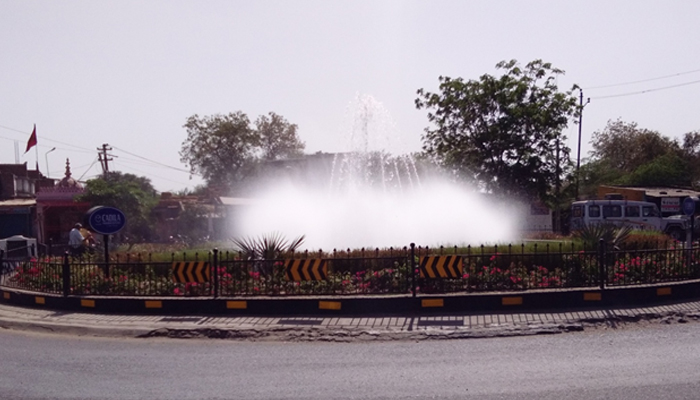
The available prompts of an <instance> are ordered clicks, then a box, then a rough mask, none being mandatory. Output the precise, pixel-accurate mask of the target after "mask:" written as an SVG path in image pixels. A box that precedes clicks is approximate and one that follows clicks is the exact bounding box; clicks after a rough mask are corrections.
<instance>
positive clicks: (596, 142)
mask: <svg viewBox="0 0 700 400" xmlns="http://www.w3.org/2000/svg"><path fill="white" fill-rule="evenodd" d="M591 144H592V145H593V150H591V156H592V159H593V160H594V161H596V160H605V163H606V166H607V167H608V168H612V169H614V170H615V171H617V172H618V173H619V174H629V173H632V172H634V171H635V170H636V169H637V168H639V167H641V166H642V165H644V164H646V163H648V162H649V161H651V160H654V159H655V158H657V157H660V156H663V155H665V154H668V153H670V152H674V151H678V150H679V147H678V144H677V143H676V142H674V141H673V140H671V139H669V138H667V137H664V136H662V135H661V134H660V133H659V132H656V131H652V130H649V129H641V128H638V127H637V124H636V123H635V122H631V123H626V122H623V121H621V120H619V119H618V120H616V121H608V124H607V125H606V126H605V128H604V129H603V130H602V131H596V132H594V133H593V137H592V139H591Z"/></svg>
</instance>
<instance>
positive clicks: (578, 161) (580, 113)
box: [576, 88, 591, 200]
mask: <svg viewBox="0 0 700 400" xmlns="http://www.w3.org/2000/svg"><path fill="white" fill-rule="evenodd" d="M578 90H579V103H578V104H579V106H578V107H579V110H578V154H577V155H576V200H578V181H579V179H581V178H580V175H579V169H580V168H581V126H582V124H583V108H584V107H586V105H588V103H590V102H591V99H590V97H589V98H588V99H587V100H586V104H583V89H581V88H579V89H578Z"/></svg>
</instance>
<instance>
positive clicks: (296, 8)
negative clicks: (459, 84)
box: [0, 0, 700, 191]
mask: <svg viewBox="0 0 700 400" xmlns="http://www.w3.org/2000/svg"><path fill="white" fill-rule="evenodd" d="M698 16H700V2H698V1H695V0H687V1H641V0H634V1H607V0H606V1H591V0H588V1H526V0H522V1H515V0H513V1H497V0H488V1H487V0H484V1H434V0H431V1H380V0H372V1H329V0H323V1H291V0H288V1H258V0H256V1H252V0H251V1H212V0H210V1H174V0H169V1H126V0H120V1H32V0H21V1H19V0H17V1H15V0H0V163H13V162H14V160H15V145H14V142H15V141H17V142H18V143H19V148H20V150H19V153H20V161H21V162H25V161H26V162H28V164H29V165H30V166H33V165H34V163H35V161H36V153H35V152H34V150H31V151H30V152H29V153H27V154H26V155H22V154H23V153H24V148H25V146H26V141H27V139H28V137H29V134H30V133H31V129H32V125H33V124H35V123H36V125H37V133H38V137H39V160H38V161H39V166H40V169H41V170H42V172H44V173H46V168H47V166H46V159H48V161H49V172H50V174H51V176H52V177H60V176H62V174H63V170H64V165H65V160H66V158H70V160H71V165H72V169H73V175H74V176H75V177H76V178H80V177H82V179H83V180H85V179H88V178H89V177H92V176H94V175H96V174H98V173H100V167H99V164H94V165H93V166H92V168H89V167H90V165H91V164H92V163H93V162H94V161H95V160H96V148H97V147H99V146H101V145H102V144H103V143H109V144H110V145H111V146H112V147H113V148H114V151H113V152H112V153H113V154H114V156H115V160H114V162H113V163H112V168H113V169H116V170H120V171H123V172H128V173H134V174H137V175H144V176H147V177H149V178H151V180H152V181H153V183H154V185H155V186H156V188H157V189H158V190H160V191H166V190H178V189H182V188H184V187H192V186H194V185H195V184H197V183H200V182H201V181H200V180H199V179H197V178H194V179H192V180H190V179H189V174H188V173H187V172H181V171H178V170H177V169H182V170H184V169H186V167H185V166H184V165H183V164H182V163H180V160H179V159H180V157H179V154H178V151H179V149H180V146H181V144H182V141H183V140H184V139H185V137H186V132H185V130H184V129H183V128H182V125H183V124H184V122H185V120H186V118H187V117H189V116H190V115H192V114H195V113H196V114H199V115H210V114H214V113H229V112H234V111H238V110H241V111H243V112H245V113H247V114H248V115H249V116H250V118H251V120H254V119H255V118H256V117H257V116H258V115H261V114H265V113H267V112H269V111H274V112H276V113H278V114H281V115H283V116H284V117H285V118H287V119H288V120H289V121H290V122H292V123H296V124H297V125H298V126H299V134H300V136H301V138H302V140H303V141H304V142H305V143H306V151H307V152H309V153H310V152H317V151H324V152H333V151H342V150H346V148H345V143H346V139H345V138H344V137H343V135H342V132H343V129H344V127H343V126H342V125H343V124H344V123H345V122H343V121H344V118H345V115H346V108H347V106H348V103H350V102H351V101H352V100H353V99H354V98H355V96H356V95H357V94H358V93H360V94H369V95H372V96H374V98H376V99H377V100H378V101H380V102H381V103H383V105H384V107H385V108H386V109H387V110H388V111H389V113H390V114H391V116H392V117H393V119H394V120H395V123H396V127H397V132H399V134H400V135H401V141H400V147H402V148H400V149H396V151H397V152H408V151H417V150H419V149H420V146H421V139H420V138H421V135H422V133H423V129H424V128H425V127H426V126H427V124H428V123H427V119H426V112H425V111H424V110H423V111H421V110H416V109H415V106H414V100H415V97H416V94H415V93H416V90H417V89H419V88H426V89H427V90H430V91H434V90H436V88H437V83H438V79H437V78H438V76H440V75H446V76H450V77H463V78H465V79H476V78H478V77H479V76H480V75H481V74H484V73H490V74H495V73H496V70H495V69H494V65H495V64H496V63H497V62H498V61H500V60H504V59H513V58H515V59H517V60H519V61H521V62H522V63H523V64H524V63H526V62H528V61H531V60H533V59H537V58H541V59H543V60H545V61H549V62H551V63H553V64H554V65H555V66H556V67H559V68H561V69H564V70H565V71H566V75H565V76H564V77H563V78H561V79H560V80H559V85H560V87H561V88H563V89H568V88H569V87H570V86H571V85H572V84H574V83H578V84H579V85H581V86H582V87H583V88H584V95H585V96H586V97H590V98H591V103H590V104H589V105H588V106H587V107H586V109H585V113H584V123H583V143H584V146H583V151H582V155H583V156H585V155H586V154H587V151H588V150H589V149H590V145H589V144H588V142H589V140H590V137H591V133H592V132H593V131H595V130H598V129H602V128H603V127H604V126H605V124H606V122H607V121H608V120H609V119H616V118H618V117H619V118H622V119H623V120H624V121H630V122H631V121H635V122H637V123H638V124H639V125H640V126H641V127H644V128H649V129H655V130H658V131H660V132H661V133H662V134H664V135H667V136H671V137H681V136H682V135H683V133H685V132H688V131H691V130H697V129H700V113H699V112H698V106H699V105H700V52H699V51H698V48H699V46H698V45H699V43H700V24H699V23H698V21H697V18H698ZM690 71H694V72H692V73H686V72H690ZM681 73H683V74H681ZM670 75H673V76H672V77H670V78H666V79H658V80H648V79H651V78H658V77H664V76H670ZM640 80H647V81H646V82H642V83H638V84H633V85H621V86H613V87H607V88H599V89H594V88H595V87H598V86H606V85H615V84H620V83H626V82H631V81H640ZM690 82H694V83H691V84H687V85H684V86H680V87H676V88H670V89H667V90H660V91H654V92H649V93H644V94H636V95H630V96H621V97H613V98H601V97H603V96H610V95H617V94H625V93H633V92H639V91H643V90H648V89H655V88H662V87H668V86H673V85H680V84H685V83H690ZM346 119H347V118H345V120H346ZM567 136H568V137H569V146H570V147H571V149H572V153H573V154H574V157H575V154H576V148H577V145H576V139H577V127H576V125H573V124H572V125H571V126H570V128H569V129H568V131H567ZM52 147H56V150H55V151H53V152H51V153H49V154H47V151H49V150H50V149H51V148H52ZM139 157H143V158H146V159H150V160H153V161H155V162H157V163H160V164H163V165H167V166H171V167H173V168H166V167H164V166H163V165H159V164H154V163H150V162H146V161H144V160H143V159H141V158H139Z"/></svg>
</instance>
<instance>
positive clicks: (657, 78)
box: [584, 69, 700, 90]
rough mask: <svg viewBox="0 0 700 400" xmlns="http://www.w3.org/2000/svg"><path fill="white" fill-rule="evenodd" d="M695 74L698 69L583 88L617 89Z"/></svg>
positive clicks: (699, 70)
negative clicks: (618, 87)
mask: <svg viewBox="0 0 700 400" xmlns="http://www.w3.org/2000/svg"><path fill="white" fill-rule="evenodd" d="M696 72H700V69H694V70H692V71H686V72H679V73H677V74H672V75H664V76H659V77H656V78H648V79H641V80H638V81H630V82H622V83H614V84H611V85H602V86H591V87H586V88H584V89H586V90H591V89H604V88H610V87H617V86H625V85H634V84H635V83H643V82H651V81H658V80H660V79H667V78H673V77H676V76H681V75H688V74H693V73H696Z"/></svg>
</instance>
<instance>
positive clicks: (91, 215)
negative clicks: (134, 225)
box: [87, 206, 126, 235]
mask: <svg viewBox="0 0 700 400" xmlns="http://www.w3.org/2000/svg"><path fill="white" fill-rule="evenodd" d="M87 214H88V215H87V220H88V224H89V225H90V228H91V229H92V230H93V231H95V232H97V233H100V234H102V235H113V234H115V233H117V232H119V231H120V230H122V228H124V225H126V216H125V215H124V213H123V212H121V210H119V209H116V208H114V207H105V206H97V207H93V208H91V209H89V210H88V212H87Z"/></svg>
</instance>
